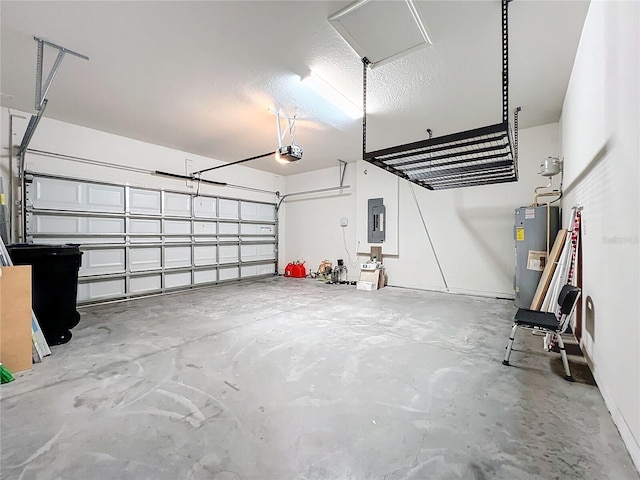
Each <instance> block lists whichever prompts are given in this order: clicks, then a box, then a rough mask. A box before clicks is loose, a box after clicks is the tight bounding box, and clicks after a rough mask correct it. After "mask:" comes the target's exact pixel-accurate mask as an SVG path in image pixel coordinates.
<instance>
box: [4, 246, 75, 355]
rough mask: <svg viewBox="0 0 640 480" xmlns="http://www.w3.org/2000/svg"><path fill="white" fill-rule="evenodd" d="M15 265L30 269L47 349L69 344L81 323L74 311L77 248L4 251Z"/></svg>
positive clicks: (34, 302)
mask: <svg viewBox="0 0 640 480" xmlns="http://www.w3.org/2000/svg"><path fill="white" fill-rule="evenodd" d="M7 250H8V251H9V256H10V257H11V260H12V261H13V263H14V265H31V286H32V298H33V311H34V312H35V314H36V316H37V317H38V322H39V323H40V328H42V333H44V336H45V338H46V339H47V343H48V344H49V345H60V344H63V343H67V342H68V341H69V340H71V332H70V331H69V330H71V329H72V328H73V327H75V326H76V325H77V324H78V322H79V321H80V314H79V313H78V311H77V310H76V297H77V295H78V270H79V269H80V264H81V262H82V252H81V251H80V248H79V246H78V245H70V244H69V245H37V244H28V243H21V244H16V245H9V246H8V247H7Z"/></svg>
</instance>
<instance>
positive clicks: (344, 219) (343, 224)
mask: <svg viewBox="0 0 640 480" xmlns="http://www.w3.org/2000/svg"><path fill="white" fill-rule="evenodd" d="M347 225H349V219H348V218H347V217H342V218H341V219H340V226H341V227H346V226H347Z"/></svg>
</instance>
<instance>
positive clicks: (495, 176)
mask: <svg viewBox="0 0 640 480" xmlns="http://www.w3.org/2000/svg"><path fill="white" fill-rule="evenodd" d="M510 1H511V0H502V122H501V123H497V124H495V125H489V126H486V127H481V128H475V129H473V130H467V131H464V132H459V133H453V134H451V135H445V136H442V137H436V138H431V135H430V136H429V138H428V139H426V140H420V141H417V142H413V143H408V144H405V145H398V146H395V147H389V148H385V149H382V150H376V151H373V152H367V71H368V66H369V63H370V62H369V60H367V58H366V57H365V58H363V59H362V64H363V102H362V103H363V110H364V116H363V119H362V158H363V160H365V161H367V162H369V163H371V164H373V165H375V166H377V167H380V168H383V169H384V170H387V171H388V172H391V173H393V174H395V175H398V176H399V177H401V178H404V179H406V180H408V181H410V182H412V183H415V184H416V185H420V186H421V187H425V188H427V189H429V190H444V189H449V188H459V187H471V186H476V185H490V184H494V183H505V182H515V181H517V180H518V112H519V111H520V107H518V108H516V110H515V113H514V132H513V135H514V136H513V140H512V139H511V134H510V129H509V35H508V3H509V2H510Z"/></svg>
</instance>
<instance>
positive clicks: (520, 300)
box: [513, 206, 560, 308]
mask: <svg viewBox="0 0 640 480" xmlns="http://www.w3.org/2000/svg"><path fill="white" fill-rule="evenodd" d="M548 211H549V219H548V221H547V207H546V206H541V207H521V208H518V209H516V211H515V225H514V227H513V234H514V240H515V244H516V270H515V285H514V287H515V305H516V307H518V308H529V307H530V306H531V301H532V300H533V297H534V295H535V293H536V289H537V288H538V283H539V282H540V277H541V276H542V271H543V270H544V267H545V264H546V262H547V259H548V255H547V226H548V227H549V249H550V248H551V247H552V246H553V242H554V240H555V239H556V235H557V234H558V230H560V208H559V207H549V210H548Z"/></svg>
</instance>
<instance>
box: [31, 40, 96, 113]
mask: <svg viewBox="0 0 640 480" xmlns="http://www.w3.org/2000/svg"><path fill="white" fill-rule="evenodd" d="M33 39H34V40H35V41H36V42H38V57H37V59H36V101H35V107H36V110H38V111H39V110H41V109H42V107H43V104H44V102H45V100H46V98H47V93H48V92H49V88H51V83H52V82H53V79H54V78H55V76H56V73H58V69H59V68H60V64H61V63H62V59H63V58H64V56H65V54H67V53H68V54H69V55H73V56H76V57H79V58H82V59H83V60H89V57H87V56H86V55H82V54H81V53H78V52H74V51H73V50H69V49H68V48H64V47H61V46H60V45H56V44H55V43H51V42H47V41H46V40H43V39H41V38H38V37H33ZM45 45H48V46H49V47H52V48H55V49H57V50H58V56H57V57H56V60H55V62H53V66H52V67H51V71H50V72H49V75H47V80H46V81H45V82H44V85H43V84H42V78H43V77H42V64H43V60H44V46H45Z"/></svg>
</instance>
